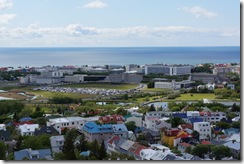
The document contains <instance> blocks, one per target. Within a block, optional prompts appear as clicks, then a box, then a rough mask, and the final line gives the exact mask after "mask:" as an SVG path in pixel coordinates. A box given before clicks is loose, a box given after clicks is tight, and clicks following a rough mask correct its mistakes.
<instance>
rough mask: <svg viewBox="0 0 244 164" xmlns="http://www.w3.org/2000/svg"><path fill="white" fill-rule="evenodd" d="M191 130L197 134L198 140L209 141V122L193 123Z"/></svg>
mask: <svg viewBox="0 0 244 164" xmlns="http://www.w3.org/2000/svg"><path fill="white" fill-rule="evenodd" d="M193 129H194V130H195V131H197V132H198V133H199V140H209V139H210V138H211V126H210V123H209V122H194V125H193Z"/></svg>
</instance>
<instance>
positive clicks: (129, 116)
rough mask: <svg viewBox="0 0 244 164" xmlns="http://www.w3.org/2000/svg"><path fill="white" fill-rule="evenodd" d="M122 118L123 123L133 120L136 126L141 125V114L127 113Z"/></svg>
mask: <svg viewBox="0 0 244 164" xmlns="http://www.w3.org/2000/svg"><path fill="white" fill-rule="evenodd" d="M124 118H125V123H128V122H131V121H134V122H135V124H136V126H137V127H142V116H132V115H127V116H124Z"/></svg>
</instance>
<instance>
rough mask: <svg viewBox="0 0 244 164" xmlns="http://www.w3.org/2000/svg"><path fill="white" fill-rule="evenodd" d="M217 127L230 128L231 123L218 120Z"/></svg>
mask: <svg viewBox="0 0 244 164" xmlns="http://www.w3.org/2000/svg"><path fill="white" fill-rule="evenodd" d="M217 127H219V128H221V129H228V128H230V124H229V123H227V122H218V123H217Z"/></svg>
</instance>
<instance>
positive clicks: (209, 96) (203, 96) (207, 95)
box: [175, 93, 215, 100]
mask: <svg viewBox="0 0 244 164" xmlns="http://www.w3.org/2000/svg"><path fill="white" fill-rule="evenodd" d="M191 95H192V96H191ZM202 99H210V100H214V99H215V95H214V94H213V93H186V94H181V95H180V97H177V98H176V99H175V100H202Z"/></svg>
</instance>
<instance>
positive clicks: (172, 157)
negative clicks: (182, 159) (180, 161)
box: [163, 154, 176, 161]
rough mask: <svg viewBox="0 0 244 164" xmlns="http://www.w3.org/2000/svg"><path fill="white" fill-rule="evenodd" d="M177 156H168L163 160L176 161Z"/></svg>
mask: <svg viewBox="0 0 244 164" xmlns="http://www.w3.org/2000/svg"><path fill="white" fill-rule="evenodd" d="M175 158H176V157H175V156H174V155H173V154H167V155H166V156H165V157H164V158H163V160H170V161H171V160H175Z"/></svg>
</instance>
